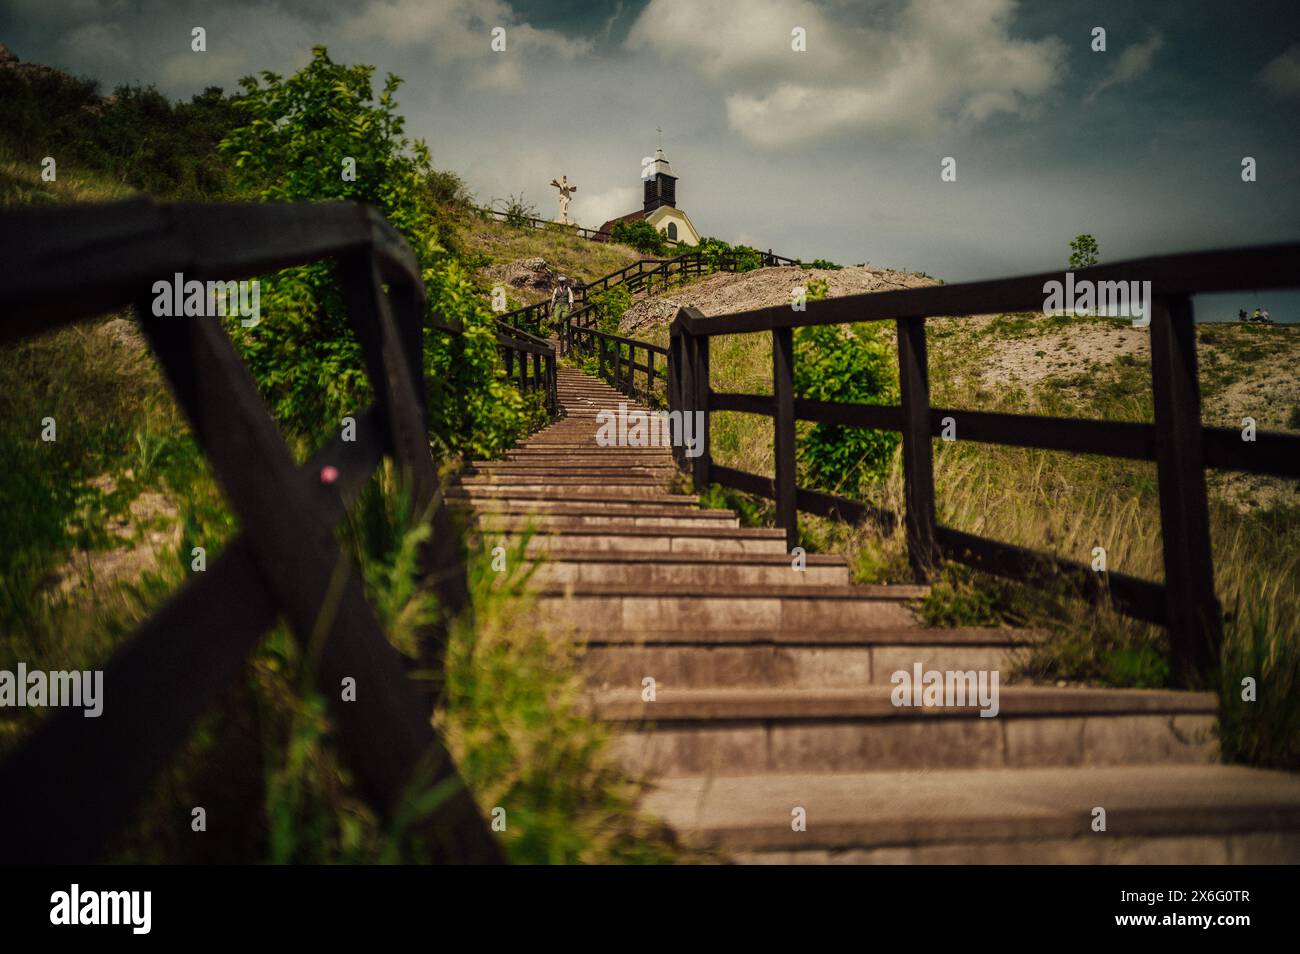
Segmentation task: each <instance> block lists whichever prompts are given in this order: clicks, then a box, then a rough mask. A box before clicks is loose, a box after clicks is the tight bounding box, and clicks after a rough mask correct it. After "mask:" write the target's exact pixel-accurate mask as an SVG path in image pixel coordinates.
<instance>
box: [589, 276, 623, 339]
mask: <svg viewBox="0 0 1300 954" xmlns="http://www.w3.org/2000/svg"><path fill="white" fill-rule="evenodd" d="M591 303H592V304H593V305H595V306H596V327H597V328H598V329H600V330H601V331H603V332H605V333H606V334H611V335H616V334H618V324H619V322H620V321H621V320H622V318H623V312H625V311H627V310H628V309H629V308H631V307H632V293H631V292H630V291H628V290H627V288H625V287H624V286H622V285H615V286H614V287H613V288H610V289H607V290H605V291H603V292H601V293H600V294H599V295H592V296H591Z"/></svg>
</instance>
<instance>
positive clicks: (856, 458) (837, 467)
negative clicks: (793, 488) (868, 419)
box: [794, 289, 899, 496]
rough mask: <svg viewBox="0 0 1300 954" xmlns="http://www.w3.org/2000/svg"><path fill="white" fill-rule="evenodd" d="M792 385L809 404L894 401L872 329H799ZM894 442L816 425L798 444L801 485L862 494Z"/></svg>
mask: <svg viewBox="0 0 1300 954" xmlns="http://www.w3.org/2000/svg"><path fill="white" fill-rule="evenodd" d="M810 291H811V289H810ZM810 297H811V295H810ZM794 385H795V393H796V394H798V395H799V397H802V398H808V399H811V400H814V401H834V402H837V403H854V404H876V405H886V404H897V403H898V399H899V398H898V371H897V368H896V364H895V360H894V356H893V350H892V348H891V347H890V344H889V342H888V340H887V339H886V338H885V336H884V334H883V332H882V331H881V330H880V329H879V328H878V327H877V326H876V325H863V324H859V325H817V326H812V327H807V328H799V329H798V330H797V331H796V333H795V362H794ZM898 441H899V436H898V435H897V434H895V433H893V432H892V431H874V430H866V429H863V428H857V427H840V426H838V425H832V424H818V425H816V426H814V427H813V428H812V429H811V430H810V431H809V432H808V433H807V434H806V435H805V436H804V437H803V439H802V440H801V441H800V443H799V462H800V467H801V469H802V471H803V474H802V476H803V479H804V480H805V481H806V482H807V484H808V486H811V487H814V488H816V489H819V490H826V491H831V492H838V493H843V494H848V495H850V496H853V495H856V494H861V493H863V492H864V491H865V490H867V489H868V488H869V487H870V485H872V484H873V483H875V482H876V481H878V480H879V479H880V478H882V477H883V476H884V475H885V473H886V472H887V471H888V469H889V464H890V461H891V459H892V458H893V455H894V448H895V447H896V446H897V445H898Z"/></svg>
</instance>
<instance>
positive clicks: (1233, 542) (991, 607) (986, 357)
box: [637, 269, 1300, 768]
mask: <svg viewBox="0 0 1300 954" xmlns="http://www.w3.org/2000/svg"><path fill="white" fill-rule="evenodd" d="M764 271H765V272H769V273H773V272H777V271H781V270H777V269H766V270H764ZM846 271H848V272H852V271H856V270H853V269H849V270H846ZM722 278H723V276H715V277H714V278H713V279H711V280H710V282H715V283H717V282H721V285H720V286H719V288H720V290H721V291H723V292H725V294H717V295H715V296H713V297H712V298H710V296H709V295H708V283H701V284H697V285H696V286H695V287H694V288H693V289H692V290H691V291H690V292H689V293H686V294H679V293H671V294H669V295H668V296H667V297H666V300H665V304H666V307H662V308H660V309H658V313H659V314H661V315H670V314H672V313H674V312H675V310H676V307H677V306H678V305H680V304H687V303H689V304H692V305H694V306H696V307H699V308H701V309H702V310H703V311H704V312H705V313H706V314H723V313H726V312H729V311H732V310H736V307H737V304H736V303H737V302H743V303H744V305H743V306H744V307H757V306H759V305H772V304H779V303H781V302H783V301H785V300H787V297H786V296H788V285H789V282H790V281H791V279H788V278H786V279H783V280H778V281H775V282H774V281H772V280H770V278H764V277H763V275H762V273H752V274H750V275H743V276H727V277H726V278H727V280H726V281H725V282H722ZM841 281H844V279H841ZM747 285H749V287H748V288H746V286H747ZM687 299H689V301H688V300H687ZM637 308H638V310H639V311H640V312H641V313H643V314H651V315H652V314H655V313H656V309H655V307H654V304H653V303H647V304H646V305H644V306H637ZM928 328H929V337H928V340H929V361H930V372H931V379H932V389H933V393H932V401H933V403H934V405H935V406H939V407H949V408H954V409H959V410H960V409H966V410H990V411H1004V412H1009V413H1033V414H1045V415H1052V416H1068V417H1084V418H1098V419H1103V420H1117V421H1150V420H1151V419H1152V407H1151V394H1150V354H1149V350H1148V340H1149V339H1148V334H1147V332H1145V331H1142V330H1139V329H1134V328H1132V327H1131V326H1130V325H1129V323H1128V322H1125V321H1117V320H1113V319H1080V318H1044V317H1043V316H1040V315H1039V316H1036V315H1022V314H1017V315H999V316H983V317H973V318H951V319H937V320H932V321H930V322H929V323H928ZM876 333H878V334H880V335H882V336H883V338H884V340H885V341H887V343H888V346H889V348H890V349H891V353H892V354H894V355H896V353H897V352H896V345H895V342H894V337H893V326H892V323H886V324H885V325H883V326H880V327H879V328H878V329H877V332H876ZM637 334H638V337H643V338H646V339H648V340H658V341H660V342H663V341H666V339H667V329H666V324H665V323H664V322H663V321H662V320H661V321H660V322H659V323H658V324H656V325H652V326H648V327H647V326H643V327H641V328H639V330H638V332H637ZM1197 335H1198V344H1199V346H1200V354H1201V365H1202V368H1201V384H1202V389H1203V394H1204V402H1205V408H1204V420H1205V422H1206V423H1207V424H1212V425H1219V426H1225V427H1235V428H1240V427H1241V426H1242V419H1243V418H1244V417H1248V416H1249V417H1253V418H1254V419H1255V420H1256V422H1257V426H1258V427H1259V428H1261V429H1272V430H1290V431H1293V432H1294V431H1296V430H1300V376H1297V375H1296V374H1295V372H1294V369H1295V367H1296V366H1297V364H1298V363H1300V327H1293V326H1285V325H1275V326H1259V325H1217V324H1216V325H1202V326H1198V328H1197ZM710 354H711V368H712V384H713V386H714V387H715V388H717V389H719V390H723V391H741V392H748V393H760V394H763V393H767V394H770V393H771V367H772V358H771V343H770V337H769V336H767V335H735V336H722V337H718V338H714V339H713V343H712V346H711V352H710ZM713 422H714V423H713V428H714V429H713V453H714V459H715V460H716V461H717V462H718V463H720V464H723V465H725V466H729V467H736V468H739V469H742V470H747V471H750V472H753V473H758V474H765V475H771V474H772V473H773V458H772V454H773V450H772V429H771V422H770V420H769V419H767V418H763V417H759V416H756V415H748V414H740V413H731V412H726V413H720V414H715V415H714V416H713ZM799 428H800V434H801V439H803V440H806V438H807V435H808V433H809V431H810V430H811V427H810V426H809V425H803V424H801V425H799ZM934 451H935V482H936V491H937V497H938V508H939V520H940V521H941V522H942V523H944V524H946V525H949V526H953V527H956V528H958V529H961V530H966V531H969V532H972V533H978V534H980V535H983V536H987V537H991V538H993V539H997V540H1003V541H1007V542H1010V543H1016V544H1021V545H1024V546H1027V547H1032V548H1034V549H1037V550H1044V551H1047V552H1050V553H1054V554H1058V555H1060V556H1061V557H1063V558H1068V559H1071V560H1075V561H1079V562H1083V563H1087V564H1090V563H1091V562H1092V559H1093V556H1092V554H1093V548H1094V547H1098V546H1100V547H1104V548H1105V550H1106V554H1107V565H1108V568H1109V569H1110V570H1112V571H1118V572H1123V573H1128V574H1131V575H1135V576H1138V577H1143V578H1148V579H1155V580H1160V579H1161V578H1162V577H1163V564H1162V558H1161V551H1160V530H1159V509H1158V495H1157V486H1156V478H1155V466H1154V464H1144V463H1139V462H1127V461H1117V460H1110V459H1103V458H1096V457H1087V456H1077V455H1069V454H1062V453H1055V452H1045V451H1032V450H1022V449H1015V448H1000V447H994V446H991V445H983V444H964V443H962V442H960V441H957V442H955V443H948V442H944V441H940V440H936V441H935V442H934ZM800 482H801V484H805V485H812V486H820V487H821V489H825V490H830V491H835V492H841V493H846V492H848V493H849V495H852V493H851V492H849V491H846V490H845V488H844V487H842V486H835V485H834V484H827V483H825V482H823V483H821V484H817V483H816V482H815V481H812V480H810V479H809V477H808V471H807V462H806V461H803V460H801V477H800ZM1208 483H1209V488H1210V499H1211V521H1212V544H1213V550H1214V558H1215V571H1216V588H1217V592H1218V595H1219V598H1220V599H1221V600H1222V602H1223V605H1224V607H1225V609H1226V611H1227V613H1228V614H1229V619H1228V623H1227V634H1226V645H1225V650H1224V659H1223V671H1222V673H1221V674H1220V680H1219V681H1220V682H1221V685H1218V686H1215V687H1214V688H1217V689H1219V691H1220V693H1221V697H1222V700H1223V727H1224V739H1223V741H1224V752H1225V755H1226V757H1227V758H1229V759H1238V760H1243V761H1250V762H1256V763H1260V764H1268V765H1281V766H1286V767H1290V768H1297V767H1300V695H1298V693H1300V624H1298V623H1297V619H1300V494H1298V493H1297V491H1300V487H1298V486H1297V485H1296V483H1295V482H1294V481H1285V480H1279V479H1273V478H1268V477H1258V476H1254V475H1243V474H1228V473H1217V472H1211V473H1210V474H1209V478H1208ZM711 495H712V499H713V500H715V501H716V502H717V503H719V504H720V505H725V506H735V507H738V508H739V509H741V510H742V511H743V512H745V513H747V514H748V515H749V517H750V519H752V520H753V521H755V522H764V521H767V520H770V519H771V515H772V514H771V506H770V504H769V503H768V502H766V501H761V500H753V499H747V498H745V497H743V496H742V495H739V494H736V493H733V492H730V491H723V490H722V489H721V488H714V489H713V491H712V492H711ZM867 496H869V497H870V498H871V499H873V500H874V501H875V502H877V503H880V504H882V505H885V506H887V507H890V508H892V509H894V510H895V511H896V512H902V510H903V501H902V474H901V462H900V460H899V458H898V457H897V456H895V458H894V460H893V462H892V465H891V466H890V467H889V469H888V472H887V475H886V476H885V478H884V479H883V480H880V481H879V482H877V483H876V484H875V485H874V487H873V488H872V489H871V492H870V493H869V494H868V495H867ZM801 521H802V533H803V537H804V543H805V545H806V546H808V547H810V548H815V549H824V550H836V551H839V552H847V553H848V554H849V556H850V558H851V560H852V563H853V566H854V568H855V574H856V577H857V578H858V579H859V580H861V581H872V582H886V581H897V580H901V579H904V578H905V577H906V576H907V574H908V568H907V560H906V547H905V541H904V539H903V535H902V532H901V530H899V531H898V532H895V533H893V534H890V535H884V534H882V533H880V532H879V531H878V530H875V529H873V528H871V527H863V528H849V527H846V526H844V525H842V524H836V523H833V522H831V521H826V520H820V519H818V518H815V517H804V516H801ZM922 611H923V613H924V615H925V616H926V618H927V619H928V621H929V622H930V623H932V624H934V625H954V626H959V625H988V624H993V625H996V624H1006V625H1016V626H1031V627H1034V628H1037V629H1039V630H1041V631H1043V632H1044V633H1046V634H1047V641H1046V643H1045V644H1044V646H1043V648H1042V650H1041V651H1040V652H1039V653H1038V654H1037V655H1036V657H1035V658H1034V659H1033V661H1032V663H1031V664H1030V665H1029V666H1028V667H1027V668H1026V669H1025V670H1024V671H1023V672H1022V673H1020V674H1019V678H1021V679H1022V680H1037V681H1048V682H1067V683H1085V684H1097V685H1113V686H1149V687H1158V686H1164V685H1167V684H1168V680H1169V671H1168V666H1167V664H1166V662H1165V660H1166V658H1167V645H1166V642H1167V640H1166V636H1165V634H1164V632H1163V630H1160V629H1157V628H1154V627H1148V626H1144V625H1140V624H1136V623H1134V622H1132V621H1130V620H1127V619H1124V618H1122V617H1119V616H1117V615H1115V614H1113V613H1110V612H1108V611H1104V610H1102V611H1096V610H1093V609H1092V608H1090V607H1089V606H1087V605H1086V604H1085V603H1083V602H1082V601H1080V600H1078V599H1077V598H1074V597H1073V596H1072V594H1070V593H1068V592H1065V591H1057V592H1048V591H1044V590H1040V589H1031V588H1027V587H1022V586H1019V585H1015V584H1011V583H1007V582H1005V581H1001V580H998V579H996V578H993V577H988V576H984V575H981V574H978V573H975V572H973V571H969V570H966V569H965V568H962V567H956V566H953V567H948V568H947V569H945V570H944V571H943V572H942V573H941V575H940V576H939V578H938V579H937V580H936V581H935V586H934V589H933V593H932V595H931V597H930V598H929V600H927V601H926V603H925V605H924V606H923V607H922ZM1244 675H1251V676H1254V677H1255V678H1256V679H1257V680H1259V682H1260V685H1261V691H1260V701H1259V702H1256V703H1254V704H1245V703H1242V702H1241V701H1240V680H1241V678H1242V676H1244ZM1265 686H1266V687H1267V688H1264V687H1265Z"/></svg>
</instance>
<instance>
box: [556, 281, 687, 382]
mask: <svg viewBox="0 0 1300 954" xmlns="http://www.w3.org/2000/svg"><path fill="white" fill-rule="evenodd" d="M595 313H596V306H595V305H587V306H586V307H584V308H581V309H579V310H577V311H575V312H573V314H571V315H569V316H568V319H567V320H566V321H565V323H564V336H563V337H562V338H561V346H562V353H564V354H576V355H587V356H590V355H595V356H596V370H597V373H598V374H599V375H600V377H601V378H603V379H604V380H606V381H608V382H609V383H610V384H612V385H613V386H614V387H616V388H618V389H619V390H620V391H622V392H623V393H624V394H626V395H628V397H632V398H638V399H641V400H643V401H645V402H646V403H648V404H653V403H656V402H657V401H659V400H660V398H659V396H658V392H656V390H655V381H656V380H659V381H666V378H667V375H668V349H667V348H664V347H661V346H659V345H656V344H651V343H650V342H648V341H638V340H636V339H635V338H625V337H623V336H622V335H615V334H610V333H609V332H605V331H601V330H599V329H598V328H596V327H595V317H596V314H595ZM637 352H641V354H642V355H643V356H644V358H645V361H644V363H638V361H637ZM660 358H662V359H663V360H662V361H660V360H659V359H660ZM638 372H639V373H640V374H641V375H643V376H644V387H641V386H638V384H637V373H638Z"/></svg>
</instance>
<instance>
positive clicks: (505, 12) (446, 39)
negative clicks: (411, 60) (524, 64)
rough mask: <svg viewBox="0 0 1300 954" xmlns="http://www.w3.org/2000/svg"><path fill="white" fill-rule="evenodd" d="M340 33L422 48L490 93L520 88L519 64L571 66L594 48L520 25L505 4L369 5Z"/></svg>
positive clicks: (376, 1) (488, 0)
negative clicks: (546, 61)
mask: <svg viewBox="0 0 1300 954" xmlns="http://www.w3.org/2000/svg"><path fill="white" fill-rule="evenodd" d="M498 27H500V28H501V29H504V30H505V42H506V48H505V50H503V51H495V50H493V49H492V40H493V36H492V31H493V30H494V29H496V28H498ZM340 33H341V34H342V35H343V36H345V37H347V38H348V39H349V40H353V41H366V40H382V41H383V42H384V43H386V44H389V45H391V46H393V47H416V46H418V47H420V48H422V49H426V50H428V51H429V53H430V55H431V59H433V60H435V61H437V62H439V63H442V64H447V63H456V64H459V67H458V68H460V69H463V70H467V71H468V74H469V75H468V77H467V79H468V82H469V84H470V85H471V86H473V87H475V88H491V89H510V88H515V87H518V86H519V85H520V81H521V79H522V71H521V69H520V60H521V58H526V57H531V56H534V55H538V54H541V55H551V56H558V57H560V58H562V59H566V60H572V59H573V58H575V57H577V56H580V55H582V54H585V53H588V52H590V50H591V47H592V43H591V41H590V40H583V39H577V40H574V39H570V38H569V37H567V36H565V34H563V33H561V32H559V31H555V30H539V29H537V28H536V27H533V26H530V25H529V24H527V23H524V22H521V21H520V20H518V19H517V17H516V15H515V12H514V10H513V9H511V6H510V4H509V3H506V2H504V0H449V2H438V3H431V2H429V0H371V2H370V3H368V4H366V5H365V6H364V7H363V8H362V9H360V10H359V11H358V12H357V13H356V14H355V15H354V16H352V17H350V18H348V19H346V20H345V21H344V22H343V23H342V24H341V26H340Z"/></svg>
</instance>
